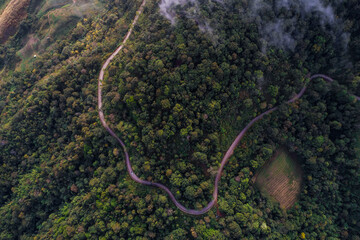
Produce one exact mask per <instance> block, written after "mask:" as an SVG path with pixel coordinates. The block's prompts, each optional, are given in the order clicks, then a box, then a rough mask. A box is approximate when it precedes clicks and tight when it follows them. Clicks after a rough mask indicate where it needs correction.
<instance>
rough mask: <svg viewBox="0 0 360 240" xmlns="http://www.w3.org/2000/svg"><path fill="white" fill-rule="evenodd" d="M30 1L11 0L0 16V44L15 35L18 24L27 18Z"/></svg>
mask: <svg viewBox="0 0 360 240" xmlns="http://www.w3.org/2000/svg"><path fill="white" fill-rule="evenodd" d="M29 3H30V0H11V1H10V2H9V3H8V5H7V6H6V8H5V9H4V11H3V12H2V14H1V16H0V43H4V42H5V41H6V40H7V39H8V38H9V37H10V36H12V35H13V34H15V33H16V31H17V28H18V26H19V24H20V22H21V21H22V20H23V19H25V18H26V16H27V8H28V6H29Z"/></svg>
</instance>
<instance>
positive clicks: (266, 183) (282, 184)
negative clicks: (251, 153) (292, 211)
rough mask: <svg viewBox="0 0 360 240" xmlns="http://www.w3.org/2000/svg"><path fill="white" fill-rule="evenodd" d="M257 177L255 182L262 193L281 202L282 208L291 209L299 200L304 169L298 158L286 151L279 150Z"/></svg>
mask: <svg viewBox="0 0 360 240" xmlns="http://www.w3.org/2000/svg"><path fill="white" fill-rule="evenodd" d="M255 177H256V179H254V180H255V184H256V186H257V187H258V188H259V189H260V191H261V193H262V194H263V195H264V196H267V197H270V199H272V200H275V201H277V202H279V203H280V207H281V208H283V209H289V208H291V207H292V206H293V205H294V203H295V202H296V201H297V199H298V196H299V193H300V191H301V179H302V171H301V167H300V166H299V164H298V163H297V162H296V159H294V158H292V157H290V155H289V154H287V153H286V152H285V151H283V150H281V151H279V152H277V153H276V154H275V155H274V157H273V158H272V159H271V160H270V161H269V162H268V163H266V164H265V165H264V167H262V169H261V170H260V171H259V172H258V173H257V174H256V176H255Z"/></svg>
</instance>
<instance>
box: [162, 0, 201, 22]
mask: <svg viewBox="0 0 360 240" xmlns="http://www.w3.org/2000/svg"><path fill="white" fill-rule="evenodd" d="M198 4H199V3H198V1H196V0H162V1H161V3H160V5H159V8H160V13H161V14H162V15H163V16H164V17H165V18H167V19H168V20H169V21H170V22H171V24H173V25H174V24H175V23H176V8H177V7H178V6H181V7H184V6H185V5H188V6H189V7H193V9H191V10H190V12H189V10H188V11H187V15H189V14H190V15H189V16H191V15H194V14H195V15H196V14H197V12H198V11H199V5H198Z"/></svg>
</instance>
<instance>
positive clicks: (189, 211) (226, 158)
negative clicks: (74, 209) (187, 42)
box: [98, 0, 360, 215]
mask: <svg viewBox="0 0 360 240" xmlns="http://www.w3.org/2000/svg"><path fill="white" fill-rule="evenodd" d="M146 1H147V0H144V1H143V2H142V4H141V6H140V8H139V10H138V11H137V13H136V16H135V18H134V20H133V22H132V24H131V27H130V29H129V31H128V32H127V34H126V36H125V38H124V40H123V42H122V43H121V45H120V46H119V47H118V48H117V49H116V50H115V51H114V52H113V54H111V56H110V57H109V58H108V59H107V60H106V61H105V63H104V64H103V66H102V68H101V71H100V74H99V78H98V111H99V117H100V121H101V124H102V125H103V127H104V128H105V129H106V131H108V132H109V133H110V135H111V136H113V137H114V138H115V139H116V140H117V141H118V142H119V144H120V145H121V147H122V148H123V151H124V155H125V162H126V167H127V170H128V173H129V175H130V177H131V178H132V179H133V180H134V181H135V182H138V183H140V184H143V185H147V186H153V187H158V188H161V189H162V190H164V191H165V192H166V193H167V194H168V195H169V197H170V199H171V200H172V201H173V203H174V204H175V205H176V207H178V208H179V209H180V210H181V211H183V212H184V213H187V214H191V215H201V214H204V213H206V212H208V211H209V210H210V209H211V208H212V207H213V206H214V205H215V204H216V202H217V198H218V187H219V182H220V180H221V174H222V172H223V169H224V167H225V165H226V163H227V162H228V161H229V159H230V157H231V156H232V155H233V153H234V150H235V148H236V146H237V145H238V144H239V142H240V141H241V140H242V139H243V137H244V135H245V133H246V132H247V131H248V130H249V129H250V128H251V127H252V126H253V125H254V124H255V123H256V122H257V121H259V120H260V119H262V118H263V117H264V116H265V115H268V114H270V113H272V112H274V111H275V110H277V109H278V107H274V108H271V109H269V110H267V111H266V112H264V113H262V114H260V115H259V116H257V117H255V118H254V119H253V120H251V122H250V123H248V125H246V127H245V128H244V129H243V130H242V131H241V132H240V133H239V135H238V136H237V137H236V138H235V140H234V142H233V143H232V144H231V146H230V147H229V149H228V150H227V152H226V154H225V156H224V158H223V159H222V161H221V165H220V168H219V170H218V172H217V175H216V178H215V185H214V192H213V199H212V200H211V201H210V202H209V203H208V205H207V206H206V207H204V208H202V209H200V210H196V209H188V208H186V207H184V206H183V205H182V204H181V203H179V202H178V201H177V200H176V198H175V196H174V194H173V193H172V192H171V191H170V189H169V188H167V187H166V186H165V185H163V184H161V183H156V182H149V181H146V180H142V179H140V178H139V177H138V176H137V175H136V174H135V173H134V171H133V169H132V167H131V163H130V157H129V154H128V152H127V150H126V146H125V144H124V142H123V141H122V140H121V139H120V138H119V137H118V136H117V135H116V134H115V133H114V131H113V130H112V129H111V128H110V127H109V126H108V124H107V123H106V120H105V117H104V113H103V110H102V86H103V80H104V72H105V70H106V68H107V67H108V65H109V64H110V62H111V60H112V59H113V58H114V57H115V56H116V55H117V54H118V53H119V52H120V50H121V49H122V48H123V47H124V45H125V43H126V42H127V40H128V39H129V37H130V35H131V33H132V31H133V27H134V26H135V24H136V23H137V21H138V19H139V16H140V14H141V13H142V12H143V10H144V6H145V4H146ZM315 78H323V79H324V80H326V81H327V82H333V81H334V80H333V79H332V78H330V77H328V76H326V75H323V74H315V75H312V76H311V77H310V80H313V79H315ZM306 88H307V87H306V86H304V87H303V88H302V89H301V91H300V92H299V93H298V94H297V95H296V96H294V97H293V98H292V99H290V100H289V101H287V103H292V102H294V101H296V100H297V99H299V98H301V97H302V96H303V94H304V93H305V91H306ZM354 97H355V98H356V99H357V100H360V97H358V96H354Z"/></svg>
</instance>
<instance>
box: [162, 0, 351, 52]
mask: <svg viewBox="0 0 360 240" xmlns="http://www.w3.org/2000/svg"><path fill="white" fill-rule="evenodd" d="M234 1H235V0H208V1H206V0H203V1H201V0H162V1H161V2H160V4H159V8H160V13H161V14H162V15H163V16H164V17H165V18H167V19H168V20H169V21H170V22H171V24H172V25H175V24H176V21H177V14H178V13H182V15H181V16H185V17H187V18H189V19H194V20H195V21H196V22H197V24H198V25H199V29H200V30H201V31H204V32H207V33H210V35H211V34H213V32H216V30H218V29H216V28H214V26H212V25H211V24H210V22H212V23H214V20H215V22H216V19H211V21H210V19H206V18H204V17H203V16H202V15H201V11H200V6H202V5H201V4H207V5H208V4H215V3H216V4H219V5H221V6H224V9H225V10H226V11H231V10H233V9H231V8H229V7H227V6H231V4H232V3H233V2H234ZM341 1H342V0H338V3H337V4H339V3H340V2H341ZM242 3H243V4H242V5H243V6H244V8H243V9H239V10H238V11H239V14H240V15H244V19H246V20H247V21H248V22H249V23H250V22H255V23H256V24H257V26H258V31H259V33H260V36H261V38H262V42H263V43H264V44H263V45H264V46H263V50H264V51H266V50H267V48H268V47H271V46H274V47H277V48H280V49H285V50H289V51H295V49H296V46H297V42H298V41H299V40H300V39H303V37H304V36H303V33H301V32H300V31H299V30H298V29H301V26H299V25H298V24H301V21H308V20H309V19H310V18H316V20H318V24H319V26H320V27H321V28H322V29H323V30H324V31H325V32H327V33H328V34H330V35H331V36H333V38H334V40H336V41H339V42H341V43H340V44H339V46H342V47H344V48H345V49H346V47H347V45H348V41H349V35H348V34H346V33H343V23H342V20H341V19H338V18H337V17H336V15H335V10H334V7H336V6H332V5H330V4H325V3H324V2H323V0H292V1H290V0H243V1H242ZM269 13H274V14H272V15H271V14H270V15H271V16H269V17H268V15H269ZM264 16H266V17H264ZM210 17H211V15H210Z"/></svg>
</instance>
